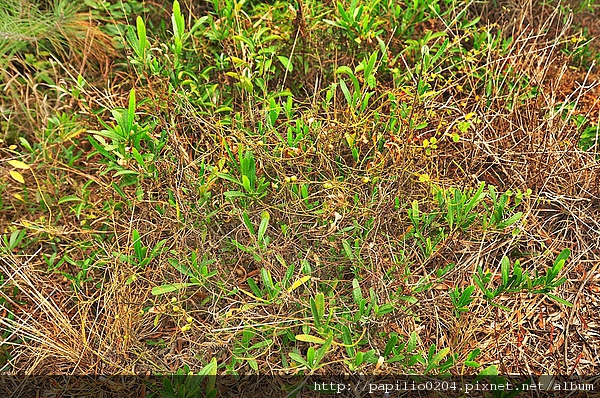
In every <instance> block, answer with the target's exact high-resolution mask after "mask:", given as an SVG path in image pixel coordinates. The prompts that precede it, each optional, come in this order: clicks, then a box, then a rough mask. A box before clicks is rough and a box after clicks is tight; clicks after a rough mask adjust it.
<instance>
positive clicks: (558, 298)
mask: <svg viewBox="0 0 600 398" xmlns="http://www.w3.org/2000/svg"><path fill="white" fill-rule="evenodd" d="M546 296H548V297H550V298H551V299H552V300H554V301H556V302H558V303H560V304H562V305H566V306H567V307H573V304H572V303H571V302H569V301H567V300H565V299H563V298H560V297H558V296H556V295H554V294H551V293H546Z"/></svg>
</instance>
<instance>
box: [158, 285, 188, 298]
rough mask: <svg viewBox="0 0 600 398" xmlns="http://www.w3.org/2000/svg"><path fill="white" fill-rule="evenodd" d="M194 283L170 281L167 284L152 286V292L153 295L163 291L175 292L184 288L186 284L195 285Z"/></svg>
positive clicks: (163, 292)
mask: <svg viewBox="0 0 600 398" xmlns="http://www.w3.org/2000/svg"><path fill="white" fill-rule="evenodd" d="M196 285H197V284H196V283H171V284H168V285H161V286H155V287H153V288H152V294H153V295H154V296H159V295H161V294H165V293H171V292H176V291H178V290H181V289H184V288H186V287H188V286H196Z"/></svg>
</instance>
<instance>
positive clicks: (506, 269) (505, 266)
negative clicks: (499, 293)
mask: <svg viewBox="0 0 600 398" xmlns="http://www.w3.org/2000/svg"><path fill="white" fill-rule="evenodd" d="M500 268H501V272H502V285H504V286H505V287H508V273H509V271H510V262H509V261H508V257H506V256H504V257H502V261H501V262H500Z"/></svg>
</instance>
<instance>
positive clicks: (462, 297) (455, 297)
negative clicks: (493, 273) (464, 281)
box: [450, 285, 475, 318]
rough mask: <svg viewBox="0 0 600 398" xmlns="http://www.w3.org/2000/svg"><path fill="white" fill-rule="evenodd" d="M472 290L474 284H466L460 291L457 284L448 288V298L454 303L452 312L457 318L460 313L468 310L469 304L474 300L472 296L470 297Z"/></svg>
mask: <svg viewBox="0 0 600 398" xmlns="http://www.w3.org/2000/svg"><path fill="white" fill-rule="evenodd" d="M474 290H475V286H473V285H471V286H468V287H467V288H466V289H465V290H463V291H462V292H461V290H460V289H459V288H458V286H457V287H455V288H454V289H452V290H450V299H451V300H452V304H453V305H454V314H455V315H456V317H457V318H458V317H460V314H461V313H463V312H468V311H469V304H471V303H472V302H473V300H474V297H471V295H472V294H473V291H474Z"/></svg>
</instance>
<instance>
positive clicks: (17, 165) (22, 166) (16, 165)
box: [8, 160, 29, 170]
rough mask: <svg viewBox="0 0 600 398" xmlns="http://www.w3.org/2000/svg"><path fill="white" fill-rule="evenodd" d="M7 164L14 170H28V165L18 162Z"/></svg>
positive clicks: (10, 161)
mask: <svg viewBox="0 0 600 398" xmlns="http://www.w3.org/2000/svg"><path fill="white" fill-rule="evenodd" d="M8 164H10V165H11V166H12V167H14V168H15V169H21V170H28V169H29V165H28V164H25V163H23V162H21V161H20V160H9V161H8Z"/></svg>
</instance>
